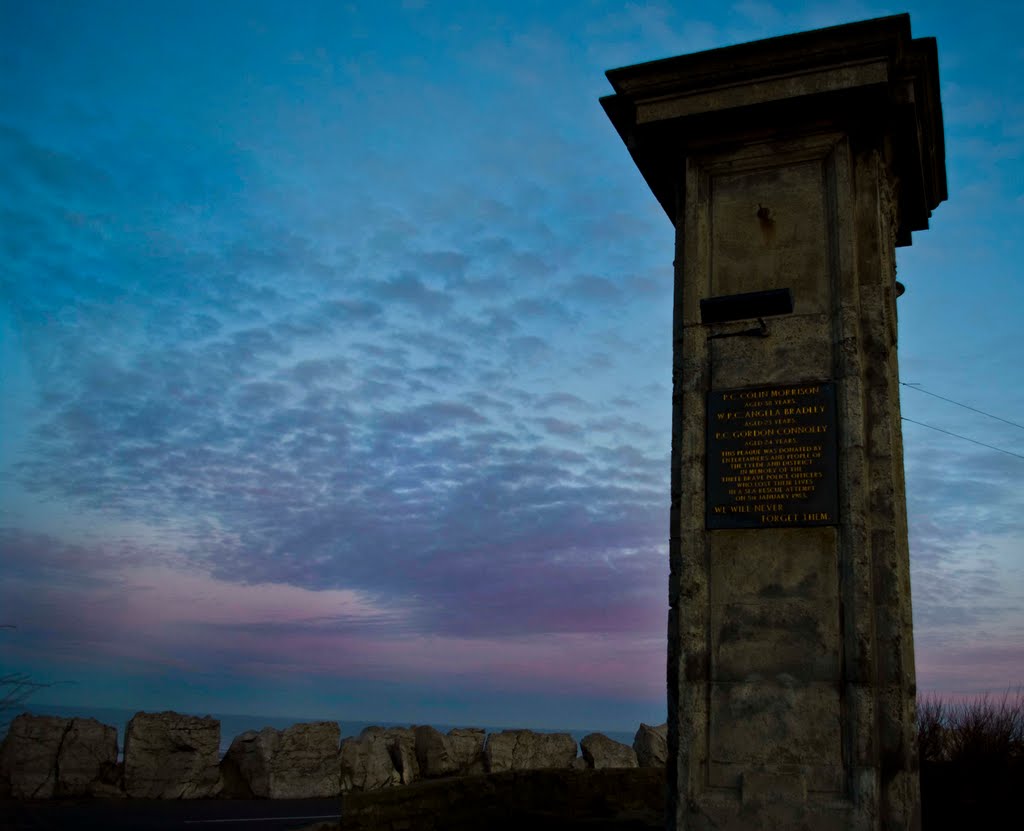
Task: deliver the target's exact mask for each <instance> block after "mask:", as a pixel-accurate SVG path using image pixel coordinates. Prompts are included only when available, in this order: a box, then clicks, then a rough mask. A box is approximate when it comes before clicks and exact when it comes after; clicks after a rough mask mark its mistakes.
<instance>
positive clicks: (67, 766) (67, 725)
mask: <svg viewBox="0 0 1024 831" xmlns="http://www.w3.org/2000/svg"><path fill="white" fill-rule="evenodd" d="M116 770H117V730H116V729H115V728H113V727H110V726H108V725H105V724H100V723H99V722H98V721H96V720H95V719H91V718H61V717H59V716H33V715H31V714H29V713H22V714H21V715H20V716H18V717H17V718H15V719H14V721H12V722H11V726H10V729H9V730H8V733H7V737H6V738H5V739H4V742H3V745H2V747H0V780H2V781H4V782H5V783H7V787H6V788H5V790H7V791H8V792H9V793H10V795H11V796H12V797H14V798H16V799H48V798H50V797H53V796H114V795H116V793H117V788H116V785H115V784H114V783H115V781H116Z"/></svg>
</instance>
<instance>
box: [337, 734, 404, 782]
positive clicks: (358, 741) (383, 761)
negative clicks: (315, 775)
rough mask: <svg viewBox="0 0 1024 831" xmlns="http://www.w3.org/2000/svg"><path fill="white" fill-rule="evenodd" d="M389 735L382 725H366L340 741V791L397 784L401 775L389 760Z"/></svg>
mask: <svg viewBox="0 0 1024 831" xmlns="http://www.w3.org/2000/svg"><path fill="white" fill-rule="evenodd" d="M390 744H391V738H390V736H389V735H388V731H387V730H385V729H384V728H383V727H367V728H366V729H365V730H363V732H362V733H360V734H359V736H358V737H356V738H348V739H345V740H344V741H343V742H342V743H341V752H340V754H339V757H340V758H339V763H340V770H341V790H342V791H375V790H379V789H380V788H387V787H390V786H391V785H398V784H400V783H401V781H402V777H401V775H400V774H399V772H398V771H397V770H396V769H395V764H394V762H392V761H391V753H390V751H389V749H388V748H389V745H390Z"/></svg>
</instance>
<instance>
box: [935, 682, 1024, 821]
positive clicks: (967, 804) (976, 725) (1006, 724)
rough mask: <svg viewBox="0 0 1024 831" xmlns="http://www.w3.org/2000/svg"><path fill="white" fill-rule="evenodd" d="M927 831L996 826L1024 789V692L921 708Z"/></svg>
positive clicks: (940, 703)
mask: <svg viewBox="0 0 1024 831" xmlns="http://www.w3.org/2000/svg"><path fill="white" fill-rule="evenodd" d="M917 728H918V730H917V734H918V752H919V754H920V761H921V803H922V819H923V826H924V829H925V831H941V829H946V828H950V829H952V828H958V829H963V828H985V827H992V828H995V827H998V826H997V825H996V824H994V823H998V822H999V821H1000V818H1001V817H1003V816H1007V815H1011V814H1010V812H1011V809H1012V808H1013V807H1014V806H1013V803H1012V802H1011V800H1013V799H1014V796H1015V794H1017V793H1018V792H1019V790H1020V788H1021V787H1022V786H1024V694H1022V693H1021V691H1020V690H1017V692H1016V693H1007V694H1006V695H1004V696H1003V697H1002V698H1001V699H999V700H993V699H992V698H989V697H988V696H985V697H983V698H980V699H976V700H974V701H961V702H952V703H949V702H944V701H942V700H940V699H938V698H925V699H922V700H921V701H920V702H919V703H918V709H917Z"/></svg>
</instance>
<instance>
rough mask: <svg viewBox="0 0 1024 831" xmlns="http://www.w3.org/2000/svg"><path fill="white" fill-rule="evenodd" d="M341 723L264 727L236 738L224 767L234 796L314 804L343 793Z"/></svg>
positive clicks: (225, 776) (324, 722) (328, 722)
mask: <svg viewBox="0 0 1024 831" xmlns="http://www.w3.org/2000/svg"><path fill="white" fill-rule="evenodd" d="M340 738H341V731H340V730H339V728H338V724H337V722H333V721H320V722H314V723H311V724H296V725H293V726H292V727H289V728H288V729H286V730H275V729H274V728H273V727H264V728H263V729H262V730H260V731H259V732H256V731H255V730H250V731H248V732H246V733H242V735H240V736H237V737H236V738H235V739H234V741H232V742H231V747H230V748H229V749H228V752H227V754H226V755H225V756H224V759H223V761H222V762H221V771H222V773H223V776H224V782H225V788H226V790H228V791H229V792H230V794H231V795H232V796H234V795H237V796H254V797H259V798H263V799H314V798H321V797H331V796H337V795H338V794H339V793H340V792H341V776H340V769H339V765H338V742H339V740H340Z"/></svg>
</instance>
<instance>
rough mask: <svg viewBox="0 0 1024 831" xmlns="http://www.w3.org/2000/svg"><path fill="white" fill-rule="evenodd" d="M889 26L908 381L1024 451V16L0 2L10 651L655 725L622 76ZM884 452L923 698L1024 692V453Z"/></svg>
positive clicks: (1, 338)
mask: <svg viewBox="0 0 1024 831" xmlns="http://www.w3.org/2000/svg"><path fill="white" fill-rule="evenodd" d="M906 10H909V11H910V13H911V19H912V24H913V27H914V33H915V35H917V36H935V37H937V38H938V44H939V58H940V68H941V77H942V98H943V107H944V113H945V123H946V149H947V167H948V173H949V192H950V199H949V201H948V202H947V203H944V204H942V205H941V206H940V207H939V208H938V210H937V212H936V214H935V216H934V217H933V221H932V228H931V230H929V231H927V232H923V233H919V234H916V235H915V242H914V246H913V247H911V248H908V249H901V250H900V252H899V258H898V261H899V276H900V279H901V280H902V281H903V282H904V283H905V284H906V285H907V288H908V291H907V293H906V294H905V295H904V296H903V298H902V299H901V300H900V333H901V342H900V349H901V373H902V377H903V380H904V381H906V382H908V383H915V384H920V385H921V386H922V387H923V388H924V389H926V390H929V391H932V392H935V393H937V394H940V395H944V396H947V397H949V398H953V399H956V400H958V401H963V402H966V403H968V404H970V405H972V406H974V407H977V408H980V409H982V410H986V411H988V412H992V413H995V414H998V415H1001V416H1002V417H1004V418H1007V419H1010V420H1012V421H1016V422H1018V423H1024V392H1022V384H1021V381H1022V372H1021V357H1022V347H1021V336H1020V332H1019V329H1020V312H1021V310H1022V309H1024V281H1022V280H1021V262H1024V243H1022V241H1021V240H1022V235H1021V234H1020V228H1021V226H1022V222H1024V172H1022V171H1024V158H1022V150H1024V95H1022V92H1021V89H1020V86H1019V78H1020V72H1021V67H1022V64H1024V49H1022V46H1021V45H1020V41H1019V38H1018V33H1019V31H1020V30H1021V28H1022V26H1024V13H1022V11H1021V9H1020V7H1019V5H1018V4H1016V3H1009V2H1007V3H998V2H989V3H986V2H981V3H976V4H974V5H973V6H971V7H970V11H969V12H965V7H964V6H963V4H953V3H920V4H911V5H910V7H909V9H908V8H907V7H905V6H899V7H893V6H887V5H884V4H879V3H859V2H853V3H843V2H839V3H836V2H828V3H824V2H823V3H811V2H808V3H776V4H770V3H760V2H739V3H733V4H728V3H722V4H710V3H707V4H705V3H687V2H665V3H610V2H609V3H605V2H598V1H597V0H595V2H566V3H532V2H515V3H513V2H493V3H486V4H478V3H455V2H452V3H434V2H405V3H391V2H374V3H363V2H353V3H347V4H345V3H314V2H302V3H283V2H264V3H257V2H237V3H231V2H213V3H211V2H204V3H189V2H175V3H165V2H160V3H158V2H138V3H128V2H116V3H103V2H90V3H55V2H32V3H28V2H7V1H6V0H4V1H3V2H0V292H2V304H0V355H2V364H0V366H2V370H0V371H2V373H3V374H2V378H3V397H2V403H0V489H2V490H0V496H2V499H0V569H2V576H3V580H2V581H0V617H2V620H0V623H13V624H16V625H17V627H18V628H17V629H16V630H5V631H3V632H0V665H2V666H3V667H4V668H5V669H9V670H19V671H25V672H29V673H31V674H33V676H35V677H37V678H39V679H40V680H44V681H47V682H53V683H54V684H55V686H53V687H51V688H50V689H48V690H45V691H43V692H42V693H40V694H39V697H38V699H37V700H38V701H39V702H64V703H68V704H82V705H91V706H114V707H129V708H149V709H154V708H175V709H180V710H186V711H200V712H206V711H214V712H237V713H269V714H281V715H288V716H295V717H312V716H334V717H336V718H342V719H344V718H347V719H357V720H373V719H379V720H382V721H386V720H393V721H399V720H410V721H421V722H423V721H435V722H442V723H456V722H457V723H472V722H476V723H489V724H492V723H499V724H523V725H527V726H535V727H545V726H556V727H557V726H561V727H574V726H598V727H606V728H608V729H614V728H617V727H621V728H626V729H628V728H629V727H630V726H633V725H635V724H636V723H637V722H638V721H640V720H641V719H643V720H646V721H649V722H657V721H663V720H664V718H665V710H664V708H665V704H664V660H665V658H664V656H665V616H666V603H667V591H666V583H667V573H668V568H667V536H668V452H669V416H670V407H671V401H670V389H669V384H670V370H669V367H670V360H671V340H670V321H671V276H672V272H671V259H672V247H673V246H672V236H673V232H672V228H671V226H670V224H669V222H668V221H667V220H666V219H665V216H664V214H663V213H662V212H661V209H660V207H659V206H658V205H657V203H656V202H655V200H654V198H653V196H651V194H650V192H649V191H648V190H647V187H646V185H645V184H644V182H643V179H642V178H641V176H640V175H639V173H638V172H637V170H636V169H635V167H634V166H633V164H632V162H631V160H630V158H629V156H628V154H627V152H626V150H625V148H624V147H623V146H622V144H621V141H620V140H619V138H618V136H617V135H616V134H615V131H614V130H613V129H612V127H611V125H610V124H609V123H608V121H607V119H606V117H605V115H604V113H603V111H602V110H601V107H600V106H599V105H598V102H597V99H598V97H599V96H601V95H605V94H608V93H609V92H610V91H611V90H610V87H609V86H608V84H607V81H606V80H605V78H604V75H603V73H604V70H606V69H609V68H613V67H617V66H622V65H626V64H631V63H636V62H640V61H646V60H651V59H655V58H659V57H667V56H669V55H674V54H681V53H685V52H691V51H696V50H699V49H706V48H713V47H717V46H724V45H728V44H731V43H737V42H742V41H746V40H752V39H756V38H761V37H768V36H772V35H778V34H785V33H789V32H793V31H798V30H803V29H808V28H815V27H819V26H825V25H832V24H837V23H843V22H849V21H852V20H857V19H863V18H867V17H874V16H880V15H884V14H892V13H898V12H901V11H906ZM903 406H904V415H905V416H907V417H908V418H912V419H915V420H917V421H922V422H926V423H928V424H932V425H935V426H938V427H941V428H943V429H946V430H950V431H953V432H956V433H962V434H964V435H966V436H970V437H972V438H975V439H977V440H979V441H983V442H986V443H989V444H994V445H997V446H1000V447H1003V448H1005V449H1007V450H1010V451H1012V452H1014V453H1017V454H1024V433H1022V431H1021V429H1019V428H1016V427H1013V426H1010V425H1007V424H1005V423H1001V422H998V421H995V420H992V419H986V418H984V417H983V416H980V415H978V414H975V413H971V412H969V411H966V410H963V409H960V408H957V407H955V406H953V405H951V404H947V403H944V402H941V401H938V400H936V399H934V398H930V397H929V396H927V395H924V394H922V393H920V392H918V391H916V390H913V389H910V388H906V387H905V388H904V395H903ZM904 439H905V450H906V471H907V488H908V502H909V507H908V511H909V517H910V527H911V557H912V574H913V589H914V617H915V627H916V630H915V634H916V644H917V660H918V676H919V684H920V686H921V688H922V689H923V690H924V691H926V692H938V693H942V694H945V695H970V694H977V693H980V692H983V691H986V690H991V691H994V692H996V693H998V692H1001V691H1003V690H1005V689H1006V688H1007V687H1011V686H1016V685H1019V684H1021V683H1022V682H1024V676H1022V674H1021V673H1022V671H1021V667H1024V566H1022V559H1021V553H1022V547H1024V546H1022V542H1024V487H1022V486H1021V482H1022V479H1024V459H1020V458H1016V457H1013V456H1010V455H1006V454H1002V453H998V452H995V451H992V450H987V449H985V448H982V447H978V446H976V445H972V444H969V443H967V442H963V441H959V440H957V439H954V438H950V437H948V436H945V435H942V434H940V433H936V432H934V431H931V430H928V429H926V428H924V427H919V426H916V425H914V424H905V426H904Z"/></svg>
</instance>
